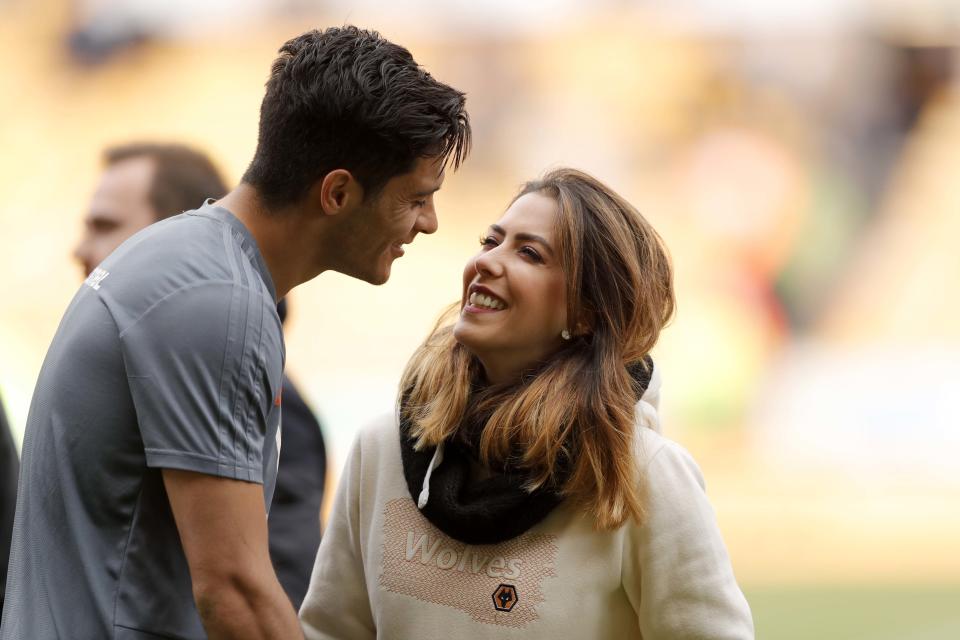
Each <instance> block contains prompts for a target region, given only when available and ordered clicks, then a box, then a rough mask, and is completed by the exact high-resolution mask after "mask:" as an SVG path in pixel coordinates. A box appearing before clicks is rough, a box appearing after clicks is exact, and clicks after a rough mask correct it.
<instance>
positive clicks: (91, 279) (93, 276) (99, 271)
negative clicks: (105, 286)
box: [83, 267, 110, 291]
mask: <svg viewBox="0 0 960 640" xmlns="http://www.w3.org/2000/svg"><path fill="white" fill-rule="evenodd" d="M108 275H110V272H109V271H107V270H106V269H103V268H101V267H97V268H96V269H94V270H93V271H91V272H90V275H89V276H87V279H86V280H84V281H83V284H85V285H87V286H88V287H90V288H91V289H93V290H94V291H98V290H99V289H100V283H101V282H103V280H104V278H106V277H107V276H108Z"/></svg>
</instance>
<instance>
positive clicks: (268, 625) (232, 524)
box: [163, 469, 309, 640]
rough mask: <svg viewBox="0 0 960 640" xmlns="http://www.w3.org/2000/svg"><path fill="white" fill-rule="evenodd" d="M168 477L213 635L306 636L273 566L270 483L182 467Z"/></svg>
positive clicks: (200, 605)
mask: <svg viewBox="0 0 960 640" xmlns="http://www.w3.org/2000/svg"><path fill="white" fill-rule="evenodd" d="M163 481H164V485H165V486H166V489H167V496H168V497H169V499H170V507H171V508H172V510H173V516H174V519H175V520H176V522H177V529H178V530H179V532H180V540H181V542H182V544H183V550H184V552H185V554H186V556H187V563H188V564H189V566H190V577H191V579H192V581H193V597H194V600H195V601H196V603H197V611H199V612H200V618H201V620H202V621H203V626H204V628H205V629H206V631H207V634H208V635H209V637H210V638H211V640H216V639H219V638H230V639H236V640H247V639H251V640H252V639H255V638H283V639H286V638H303V633H302V632H301V630H300V624H299V622H298V621H297V615H296V613H295V612H294V610H293V606H292V605H291V604H290V600H289V599H288V598H287V596H286V594H285V593H284V592H283V589H282V588H281V586H280V583H279V582H278V581H277V576H276V574H275V573H274V570H273V566H272V565H271V563H270V554H269V551H268V547H267V517H266V511H265V509H264V506H263V487H262V486H260V485H259V484H255V483H250V482H243V481H240V480H231V479H228V478H220V477H216V476H210V475H206V474H202V473H195V472H193V471H179V470H175V469H164V470H163ZM304 562H309V559H307V558H304Z"/></svg>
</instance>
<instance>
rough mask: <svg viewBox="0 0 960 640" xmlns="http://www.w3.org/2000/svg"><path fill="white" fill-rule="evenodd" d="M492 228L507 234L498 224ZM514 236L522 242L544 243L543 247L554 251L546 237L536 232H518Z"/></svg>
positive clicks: (491, 226) (503, 234) (502, 234)
mask: <svg viewBox="0 0 960 640" xmlns="http://www.w3.org/2000/svg"><path fill="white" fill-rule="evenodd" d="M490 228H491V229H492V230H493V231H495V232H496V233H498V234H500V235H501V236H506V235H507V231H506V229H504V228H503V227H501V226H500V225H498V224H492V225H490ZM514 237H515V238H516V239H517V240H520V241H521V242H536V243H537V244H540V245H543V247H544V248H545V249H546V250H547V251H548V252H549V253H551V254H552V253H553V247H551V246H550V243H549V242H547V240H546V238H543V237H542V236H538V235H537V234H535V233H516V234H514Z"/></svg>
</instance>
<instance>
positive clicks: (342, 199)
mask: <svg viewBox="0 0 960 640" xmlns="http://www.w3.org/2000/svg"><path fill="white" fill-rule="evenodd" d="M308 197H309V199H310V202H311V203H313V204H314V205H315V206H316V207H317V208H319V209H320V210H321V211H323V213H324V214H325V215H328V216H335V215H337V214H339V213H342V212H344V211H347V210H349V209H352V208H353V207H356V206H357V205H359V204H360V203H361V202H363V187H362V186H360V183H359V182H358V181H357V179H356V178H354V177H353V174H352V173H350V172H349V171H347V170H346V169H334V170H333V171H331V172H330V173H328V174H327V175H325V176H323V178H322V179H320V180H318V181H317V182H315V183H314V185H313V186H312V187H310V192H309V194H308Z"/></svg>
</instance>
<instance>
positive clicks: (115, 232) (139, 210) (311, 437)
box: [3, 143, 327, 608]
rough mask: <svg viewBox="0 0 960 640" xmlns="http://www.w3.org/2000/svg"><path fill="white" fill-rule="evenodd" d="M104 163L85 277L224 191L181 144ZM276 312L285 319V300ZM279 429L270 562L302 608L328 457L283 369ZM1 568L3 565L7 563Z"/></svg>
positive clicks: (130, 149)
mask: <svg viewBox="0 0 960 640" xmlns="http://www.w3.org/2000/svg"><path fill="white" fill-rule="evenodd" d="M104 161H105V165H106V166H105V168H104V171H103V174H102V176H101V178H100V182H99V185H98V186H97V189H96V192H95V193H94V196H93V199H92V201H91V203H90V208H89V211H88V213H87V215H86V217H85V219H84V234H83V237H82V239H81V240H80V242H79V244H77V247H76V249H75V250H74V256H75V257H76V258H77V260H78V262H80V264H81V266H82V267H83V275H84V277H87V276H89V275H90V273H91V272H92V271H93V270H94V269H95V268H96V267H97V265H99V264H100V263H101V262H103V260H104V259H106V257H107V256H108V255H110V253H112V252H113V250H114V249H116V248H117V247H118V246H119V245H120V243H122V242H123V241H124V240H126V239H127V238H128V237H130V236H131V235H133V234H134V233H136V232H137V231H139V230H140V229H142V228H144V227H146V226H148V225H150V224H153V223H154V222H157V221H158V220H164V219H166V218H169V217H170V216H173V215H176V214H178V213H182V212H183V211H185V210H188V209H192V208H194V207H195V206H197V205H199V204H200V203H202V202H203V201H204V200H205V199H206V198H209V197H213V198H221V197H223V195H224V194H225V193H226V192H227V187H226V184H225V183H224V181H223V178H221V177H220V173H219V171H217V169H216V167H215V166H214V164H213V162H212V161H211V160H210V158H208V157H207V156H206V155H205V154H203V153H200V152H199V151H196V150H194V149H191V148H189V147H186V146H184V145H180V144H149V143H133V144H126V145H122V146H117V147H112V148H110V149H107V151H106V152H105V153H104ZM277 311H278V313H279V315H280V321H281V324H282V323H283V320H284V317H285V316H286V301H285V300H281V301H280V304H279V305H278V308H277ZM282 432H283V443H284V446H283V447H281V449H280V469H279V470H278V472H277V481H276V490H275V491H274V496H273V502H272V505H271V508H270V518H269V519H268V521H267V527H268V530H269V541H270V559H271V560H272V562H273V566H274V569H275V570H276V572H277V577H278V578H279V579H280V584H281V585H282V586H283V590H284V591H286V593H287V596H289V598H290V601H291V602H292V603H293V606H294V607H295V608H299V607H300V603H301V602H303V596H304V595H305V594H306V592H307V587H308V586H309V584H310V569H311V565H310V564H309V563H307V562H304V561H303V559H304V558H312V557H313V556H315V555H316V553H317V547H318V546H320V507H321V505H322V504H323V488H324V483H325V480H326V473H327V461H326V447H325V445H324V442H323V435H322V433H321V430H320V424H319V423H318V422H317V419H316V418H315V417H314V415H313V412H312V411H311V410H310V408H309V407H308V406H307V404H306V403H305V402H304V400H303V398H302V396H301V395H300V393H299V391H297V389H296V387H295V386H294V385H293V383H292V382H291V381H290V379H289V378H288V377H287V376H286V374H284V377H283V428H282ZM14 486H15V485H14ZM5 557H6V556H4V558H5ZM3 567H4V570H6V562H5V561H4V563H3Z"/></svg>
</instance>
